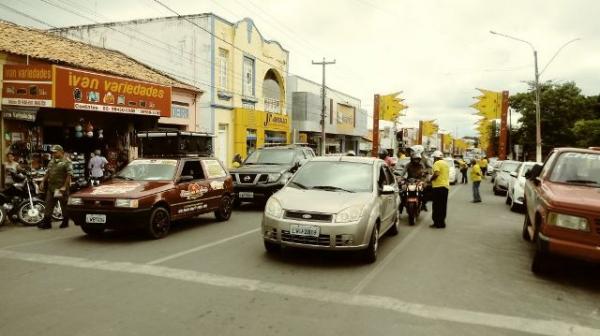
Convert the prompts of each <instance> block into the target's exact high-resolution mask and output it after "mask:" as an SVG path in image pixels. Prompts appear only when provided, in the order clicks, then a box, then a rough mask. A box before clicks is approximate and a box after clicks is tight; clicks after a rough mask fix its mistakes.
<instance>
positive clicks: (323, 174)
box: [290, 161, 373, 192]
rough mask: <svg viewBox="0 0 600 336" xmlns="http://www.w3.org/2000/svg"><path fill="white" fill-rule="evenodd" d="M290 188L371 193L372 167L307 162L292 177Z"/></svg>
mask: <svg viewBox="0 0 600 336" xmlns="http://www.w3.org/2000/svg"><path fill="white" fill-rule="evenodd" d="M290 186H292V187H296V188H302V189H323V190H331V191H350V192H372V191H373V166H372V165H370V164H366V163H358V162H340V161H335V162H326V161H314V162H308V163H306V164H305V165H304V166H302V168H301V169H300V170H299V171H298V172H297V173H296V175H294V177H293V178H292V180H291V181H290Z"/></svg>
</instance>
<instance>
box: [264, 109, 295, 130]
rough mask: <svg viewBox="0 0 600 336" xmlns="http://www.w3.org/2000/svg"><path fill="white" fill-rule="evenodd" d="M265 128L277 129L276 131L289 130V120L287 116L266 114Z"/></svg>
mask: <svg viewBox="0 0 600 336" xmlns="http://www.w3.org/2000/svg"><path fill="white" fill-rule="evenodd" d="M265 114H266V115H265V122H264V125H263V126H264V127H265V128H276V129H281V128H284V129H287V128H288V125H289V118H288V116H286V115H283V114H278V113H268V112H267V113H265Z"/></svg>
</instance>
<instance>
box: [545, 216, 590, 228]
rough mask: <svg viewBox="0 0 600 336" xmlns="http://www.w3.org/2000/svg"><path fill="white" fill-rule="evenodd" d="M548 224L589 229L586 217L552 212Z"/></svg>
mask: <svg viewBox="0 0 600 336" xmlns="http://www.w3.org/2000/svg"><path fill="white" fill-rule="evenodd" d="M548 224H550V225H555V226H558V227H562V228H565V229H571V230H578V231H589V230H590V227H589V225H588V220H587V219H586V218H584V217H578V216H571V215H565V214H560V213H556V212H550V213H549V214H548Z"/></svg>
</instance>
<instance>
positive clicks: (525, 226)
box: [521, 211, 531, 242]
mask: <svg viewBox="0 0 600 336" xmlns="http://www.w3.org/2000/svg"><path fill="white" fill-rule="evenodd" d="M530 225H531V221H530V220H529V214H527V211H526V212H525V219H524V220H523V232H522V234H521V236H522V237H523V240H525V241H528V242H530V241H531V236H530V235H529V226H530Z"/></svg>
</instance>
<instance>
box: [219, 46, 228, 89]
mask: <svg viewBox="0 0 600 336" xmlns="http://www.w3.org/2000/svg"><path fill="white" fill-rule="evenodd" d="M217 62H218V66H219V87H220V88H222V89H225V90H227V89H229V82H228V80H227V78H228V76H227V65H228V63H229V51H228V50H226V49H223V48H219V58H218V60H217Z"/></svg>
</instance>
